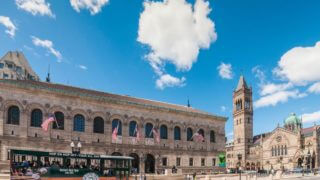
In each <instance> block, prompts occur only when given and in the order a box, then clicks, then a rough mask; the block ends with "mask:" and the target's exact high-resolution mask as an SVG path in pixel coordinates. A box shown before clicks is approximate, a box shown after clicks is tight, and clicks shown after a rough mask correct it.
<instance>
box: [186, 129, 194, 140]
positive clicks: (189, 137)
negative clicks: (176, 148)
mask: <svg viewBox="0 0 320 180" xmlns="http://www.w3.org/2000/svg"><path fill="white" fill-rule="evenodd" d="M192 136H193V132H192V129H191V128H188V129H187V141H193V140H192Z"/></svg>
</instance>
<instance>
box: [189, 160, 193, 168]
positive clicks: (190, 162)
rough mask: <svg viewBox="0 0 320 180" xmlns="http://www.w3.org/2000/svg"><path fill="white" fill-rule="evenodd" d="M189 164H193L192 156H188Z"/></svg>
mask: <svg viewBox="0 0 320 180" xmlns="http://www.w3.org/2000/svg"><path fill="white" fill-rule="evenodd" d="M189 166H193V158H189Z"/></svg>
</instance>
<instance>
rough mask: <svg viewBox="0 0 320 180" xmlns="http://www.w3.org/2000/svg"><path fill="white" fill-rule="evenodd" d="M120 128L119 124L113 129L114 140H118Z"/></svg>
mask: <svg viewBox="0 0 320 180" xmlns="http://www.w3.org/2000/svg"><path fill="white" fill-rule="evenodd" d="M118 128H119V124H118V125H117V127H116V128H114V129H113V132H112V140H114V141H116V140H117V135H118Z"/></svg>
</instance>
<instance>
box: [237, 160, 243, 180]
mask: <svg viewBox="0 0 320 180" xmlns="http://www.w3.org/2000/svg"><path fill="white" fill-rule="evenodd" d="M241 159H242V155H241V154H238V161H239V162H238V166H239V167H238V170H239V179H240V180H241V170H242V168H241Z"/></svg>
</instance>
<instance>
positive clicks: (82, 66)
mask: <svg viewBox="0 0 320 180" xmlns="http://www.w3.org/2000/svg"><path fill="white" fill-rule="evenodd" d="M78 67H79V68H80V69H82V70H87V69H88V68H87V66H84V65H79V66H78Z"/></svg>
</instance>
